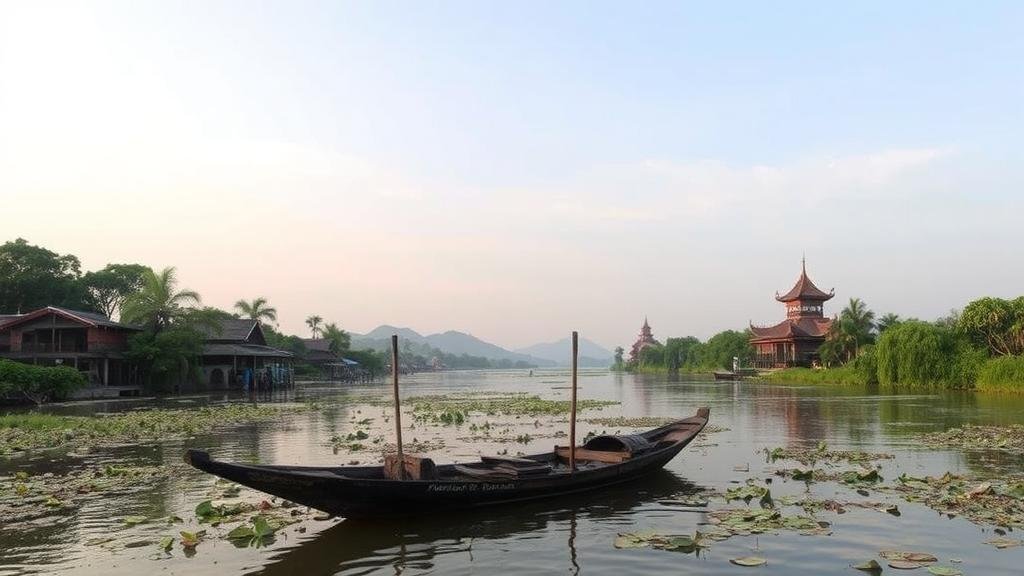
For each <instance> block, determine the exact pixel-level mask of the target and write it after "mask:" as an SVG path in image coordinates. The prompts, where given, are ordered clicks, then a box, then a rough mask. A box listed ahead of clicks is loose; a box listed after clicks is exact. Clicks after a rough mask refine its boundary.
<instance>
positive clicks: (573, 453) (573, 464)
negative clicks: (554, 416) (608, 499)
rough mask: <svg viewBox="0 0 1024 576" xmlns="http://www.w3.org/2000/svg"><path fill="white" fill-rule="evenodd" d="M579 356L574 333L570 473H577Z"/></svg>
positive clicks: (577, 338) (573, 333)
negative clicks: (577, 374) (577, 366)
mask: <svg viewBox="0 0 1024 576" xmlns="http://www.w3.org/2000/svg"><path fill="white" fill-rule="evenodd" d="M578 355H579V335H578V334H577V333H576V331H575V330H573V332H572V408H571V409H570V412H572V414H571V416H570V418H569V473H570V474H571V473H573V472H575V471H576V359H577V356H578Z"/></svg>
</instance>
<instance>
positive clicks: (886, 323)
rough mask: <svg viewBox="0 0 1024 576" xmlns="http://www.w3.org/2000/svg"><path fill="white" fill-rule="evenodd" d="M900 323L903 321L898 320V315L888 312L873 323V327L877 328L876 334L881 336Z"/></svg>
mask: <svg viewBox="0 0 1024 576" xmlns="http://www.w3.org/2000/svg"><path fill="white" fill-rule="evenodd" d="M902 321H903V320H902V319H901V318H900V316H899V314H893V313H892V312H889V313H888V314H883V315H882V317H881V318H879V319H878V322H877V323H875V326H876V327H877V328H878V333H879V334H881V333H882V332H885V331H886V330H888V329H889V328H892V327H893V326H895V325H897V324H899V323H900V322H902Z"/></svg>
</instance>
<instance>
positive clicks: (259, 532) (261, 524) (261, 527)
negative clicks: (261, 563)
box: [252, 516, 277, 538]
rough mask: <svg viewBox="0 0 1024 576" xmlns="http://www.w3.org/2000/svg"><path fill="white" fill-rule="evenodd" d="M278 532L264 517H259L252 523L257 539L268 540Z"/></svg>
mask: <svg viewBox="0 0 1024 576" xmlns="http://www.w3.org/2000/svg"><path fill="white" fill-rule="evenodd" d="M276 531H277V528H274V527H273V526H271V525H270V524H269V523H268V522H267V519H266V518H264V517H263V516H257V517H256V518H255V519H254V520H253V521H252V533H253V536H255V537H257V538H266V537H267V536H270V535H272V534H273V533H274V532H276Z"/></svg>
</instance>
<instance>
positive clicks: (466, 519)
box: [250, 470, 699, 576]
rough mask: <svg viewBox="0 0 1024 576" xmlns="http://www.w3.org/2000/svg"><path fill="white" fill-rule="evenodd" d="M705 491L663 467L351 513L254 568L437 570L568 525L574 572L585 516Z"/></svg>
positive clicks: (592, 518) (615, 517)
mask: <svg viewBox="0 0 1024 576" xmlns="http://www.w3.org/2000/svg"><path fill="white" fill-rule="evenodd" d="M698 491H699V488H698V486H697V485H696V484H694V483H692V482H689V481H687V480H684V479H682V478H680V477H679V476H677V475H676V474H673V473H671V472H668V471H664V470H661V471H659V472H658V473H657V474H653V475H651V476H649V477H647V478H644V479H641V480H637V481H635V482H630V483H627V484H625V485H619V486H616V487H613V488H610V489H605V490H601V491H600V492H591V493H583V494H574V495H570V496H566V497H565V498H563V499H562V500H561V501H559V502H556V503H553V502H551V501H547V502H543V501H541V502H530V503H526V504H513V505H508V506H499V507H492V508H485V509H480V510H470V511H463V512H458V513H453V514H451V515H446V516H444V517H440V518H406V519H392V520H380V521H348V520H344V521H341V522H339V523H338V524H337V525H335V526H333V527H332V528H329V529H327V530H325V531H323V532H321V533H320V534H319V535H318V536H317V537H316V538H315V539H313V540H311V541H309V542H306V543H304V544H302V545H301V546H298V547H296V548H293V549H291V550H288V551H287V552H285V553H284V554H281V555H280V556H276V557H275V558H274V559H273V560H272V562H271V563H268V564H267V565H266V566H263V567H261V568H259V569H258V570H255V571H253V572H250V574H260V575H263V576H275V575H282V576H284V575H289V576H290V575H292V574H299V573H302V574H371V573H382V572H384V570H383V569H385V568H387V567H393V568H394V573H395V574H401V573H402V572H403V571H405V570H406V569H416V570H430V569H432V568H435V567H436V565H437V563H438V560H439V559H440V558H441V557H443V556H446V555H456V554H465V555H466V560H467V561H468V562H469V563H472V562H473V557H472V554H473V544H474V542H476V541H480V540H511V541H529V540H531V539H536V538H537V537H538V535H542V534H545V533H548V532H551V531H553V530H554V531H557V530H563V529H564V530H566V531H567V533H568V534H567V536H566V538H565V539H564V540H563V542H564V544H563V546H564V559H565V566H566V567H567V570H568V571H569V572H570V573H571V574H578V573H579V572H580V564H581V563H582V562H583V561H585V559H581V558H580V557H579V552H578V550H577V548H576V537H577V530H578V526H579V523H580V522H583V523H584V524H591V523H602V522H607V521H616V522H628V518H629V517H630V516H632V515H633V514H635V513H637V512H639V511H640V510H645V509H649V507H652V506H657V501H658V500H664V499H668V498H672V497H678V496H680V495H684V494H695V493H697V492H698ZM545 540H547V539H545ZM526 546H527V547H529V544H528V543H526ZM545 546H546V547H548V546H550V544H549V543H547V542H546V543H545ZM548 549H549V550H550V548H548Z"/></svg>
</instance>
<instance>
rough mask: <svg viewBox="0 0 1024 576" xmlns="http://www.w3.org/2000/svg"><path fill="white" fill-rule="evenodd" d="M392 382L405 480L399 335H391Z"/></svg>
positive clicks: (402, 477)
mask: <svg viewBox="0 0 1024 576" xmlns="http://www.w3.org/2000/svg"><path fill="white" fill-rule="evenodd" d="M391 381H392V384H394V388H395V441H396V443H397V447H398V470H399V472H398V477H399V478H400V479H402V480H405V454H404V453H403V452H402V405H401V404H400V403H399V400H398V334H392V335H391Z"/></svg>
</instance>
